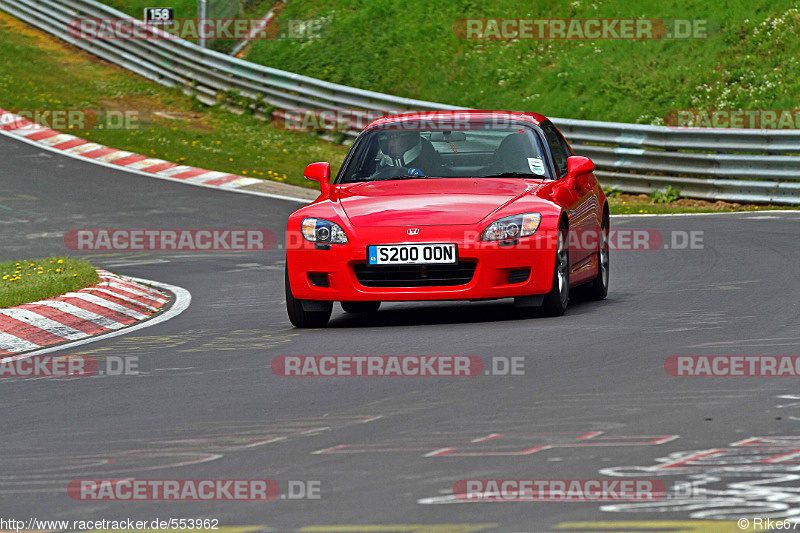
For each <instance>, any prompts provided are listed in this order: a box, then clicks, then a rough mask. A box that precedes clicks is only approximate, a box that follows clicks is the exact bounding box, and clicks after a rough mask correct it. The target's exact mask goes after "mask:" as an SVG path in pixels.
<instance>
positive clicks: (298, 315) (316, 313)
mask: <svg viewBox="0 0 800 533" xmlns="http://www.w3.org/2000/svg"><path fill="white" fill-rule="evenodd" d="M284 278H285V283H284V287H285V292H286V312H287V313H288V314H289V321H290V322H291V323H292V325H293V326H295V327H297V328H321V327H323V326H325V324H327V323H328V320H330V319H331V312H332V311H333V302H325V301H318V300H299V299H297V298H295V297H294V295H293V294H292V287H291V285H290V284H289V272H288V270H287V271H286V272H285V276H284ZM304 302H305V306H306V308H312V309H313V310H309V311H306V310H305V309H304V307H303V303H304Z"/></svg>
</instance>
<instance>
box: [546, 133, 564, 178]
mask: <svg viewBox="0 0 800 533" xmlns="http://www.w3.org/2000/svg"><path fill="white" fill-rule="evenodd" d="M542 131H543V132H544V137H545V139H547V144H548V145H550V151H551V152H552V154H553V162H554V163H555V165H556V170H557V171H558V177H559V178H563V177H564V176H565V175H566V174H567V157H568V156H569V154H568V153H567V151H566V148H565V147H564V144H563V142H564V141H563V140H562V139H561V136H560V135H559V134H558V132H557V131H556V129H555V127H553V125H552V124H550V123H549V122H547V123H545V124H542Z"/></svg>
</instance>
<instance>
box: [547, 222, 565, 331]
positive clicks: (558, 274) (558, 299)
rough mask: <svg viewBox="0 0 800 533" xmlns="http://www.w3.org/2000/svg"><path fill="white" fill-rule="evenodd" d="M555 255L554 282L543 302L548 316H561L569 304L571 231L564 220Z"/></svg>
mask: <svg viewBox="0 0 800 533" xmlns="http://www.w3.org/2000/svg"><path fill="white" fill-rule="evenodd" d="M555 255H556V257H555V264H554V266H553V284H552V285H551V287H550V292H548V293H547V294H546V295H545V297H544V303H542V312H543V313H544V314H545V315H547V316H561V315H563V314H564V312H565V311H566V310H567V306H568V305H569V232H568V229H567V225H566V223H565V222H564V221H562V222H560V223H559V225H558V239H557V241H556V254H555Z"/></svg>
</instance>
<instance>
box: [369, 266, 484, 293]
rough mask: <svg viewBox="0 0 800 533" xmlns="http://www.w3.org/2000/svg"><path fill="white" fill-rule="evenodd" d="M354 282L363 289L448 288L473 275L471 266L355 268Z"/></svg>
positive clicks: (464, 283)
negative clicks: (355, 280)
mask: <svg viewBox="0 0 800 533" xmlns="http://www.w3.org/2000/svg"><path fill="white" fill-rule="evenodd" d="M354 270H355V273H356V278H357V279H358V282H359V283H361V284H362V285H363V286H365V287H451V286H454V285H466V284H467V283H469V282H470V281H471V280H472V276H473V275H474V274H475V263H474V262H472V261H460V262H458V263H456V264H454V265H392V266H370V265H363V264H362V265H355V267H354Z"/></svg>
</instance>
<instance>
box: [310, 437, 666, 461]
mask: <svg viewBox="0 0 800 533" xmlns="http://www.w3.org/2000/svg"><path fill="white" fill-rule="evenodd" d="M678 437H679V436H678V435H648V436H645V435H635V436H614V435H611V436H606V435H603V432H602V431H583V432H552V433H490V434H488V435H475V436H473V437H472V438H469V439H465V440H457V441H437V442H388V443H379V444H339V445H337V446H333V447H331V448H326V449H324V450H318V451H315V452H313V453H315V454H336V453H390V452H405V453H416V454H422V455H423V456H424V457H445V456H447V457H480V456H520V455H531V454H534V453H537V452H543V451H546V450H552V449H557V448H584V447H594V446H654V445H658V444H664V443H667V442H670V441H672V440H675V439H677V438H678Z"/></svg>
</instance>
